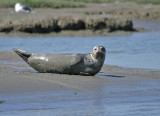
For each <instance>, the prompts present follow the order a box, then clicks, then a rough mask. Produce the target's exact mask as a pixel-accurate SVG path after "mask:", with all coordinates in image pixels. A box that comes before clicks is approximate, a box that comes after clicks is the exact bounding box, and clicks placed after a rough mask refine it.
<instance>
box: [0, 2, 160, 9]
mask: <svg viewBox="0 0 160 116" xmlns="http://www.w3.org/2000/svg"><path fill="white" fill-rule="evenodd" d="M116 1H119V2H127V1H130V0H0V7H1V8H2V7H14V5H15V4H16V3H17V2H20V3H22V4H26V5H28V6H31V7H33V8H42V7H43V8H67V7H72V8H76V7H85V3H104V2H116ZM130 2H137V3H153V4H159V3H160V0H133V1H130Z"/></svg>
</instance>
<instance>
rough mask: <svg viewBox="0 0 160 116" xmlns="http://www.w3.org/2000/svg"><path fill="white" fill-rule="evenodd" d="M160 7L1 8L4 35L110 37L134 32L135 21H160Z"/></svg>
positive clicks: (1, 25) (124, 4)
mask: <svg viewBox="0 0 160 116" xmlns="http://www.w3.org/2000/svg"><path fill="white" fill-rule="evenodd" d="M159 6H160V5H153V4H137V3H130V2H127V3H100V4H97V3H95V4H91V3H88V4H86V7H85V8H62V9H51V8H36V9H34V10H33V12H32V13H27V14H23V13H15V12H14V9H13V8H0V21H1V23H0V35H5V34H13V35H14V34H15V33H16V34H20V33H26V34H50V33H53V34H55V35H107V34H110V33H115V32H120V33H123V32H127V33H128V32H134V31H139V29H134V28H133V22H132V19H152V20H153V19H154V20H160V7H159Z"/></svg>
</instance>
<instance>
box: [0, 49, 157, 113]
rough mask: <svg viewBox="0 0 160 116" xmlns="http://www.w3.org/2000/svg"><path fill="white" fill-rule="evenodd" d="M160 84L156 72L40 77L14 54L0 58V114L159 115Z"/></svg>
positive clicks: (111, 70)
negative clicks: (145, 110)
mask: <svg viewBox="0 0 160 116" xmlns="http://www.w3.org/2000/svg"><path fill="white" fill-rule="evenodd" d="M4 61H5V62H4ZM159 84H160V70H148V69H147V70H146V69H136V68H122V67H118V66H109V65H104V66H103V68H102V70H101V71H100V72H99V73H98V74H97V75H95V76H79V75H64V74H52V73H38V72H36V71H35V70H34V69H32V68H31V67H29V66H28V65H27V64H26V63H25V62H24V61H22V59H21V58H20V57H19V56H18V55H16V54H15V53H13V52H0V93H1V94H0V102H1V103H0V106H1V109H0V114H2V115H4V116H10V115H15V116H21V115H22V114H24V115H35V116H39V114H42V112H43V114H44V115H46V114H47V115H48V114H55V115H81V114H82V113H83V114H84V115H88V114H90V115H96V114H102V115H108V113H110V114H111V115H112V114H113V115H115V114H119V112H121V113H122V112H123V114H122V115H121V116H124V114H125V115H126V113H128V116H129V115H130V114H131V111H132V114H136V111H137V110H140V112H141V114H142V113H143V114H145V113H146V112H144V110H142V111H141V109H142V108H143V109H147V110H148V109H151V110H150V112H151V113H152V114H153V113H154V112H155V111H156V112H157V115H158V114H159V113H160V112H159V103H160V102H159V98H160V94H159V90H160V87H159ZM144 102H145V103H146V104H153V105H154V110H153V111H152V109H153V107H152V106H153V105H151V106H150V105H149V106H150V107H148V105H146V104H144ZM139 105H141V107H140V109H139V107H138V106H139ZM122 106H123V108H122ZM115 107H116V108H115ZM117 107H118V110H117ZM128 107H129V108H130V110H129V112H128ZM133 107H134V109H133ZM108 108H109V110H107V111H106V109H108ZM84 109H85V110H84ZM90 109H94V110H93V111H92V110H90ZM145 115H146V114H145Z"/></svg>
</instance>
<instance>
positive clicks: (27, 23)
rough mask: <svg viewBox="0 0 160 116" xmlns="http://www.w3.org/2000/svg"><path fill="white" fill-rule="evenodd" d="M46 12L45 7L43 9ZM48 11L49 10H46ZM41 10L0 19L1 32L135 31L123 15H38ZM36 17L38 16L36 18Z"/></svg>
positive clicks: (130, 22)
mask: <svg viewBox="0 0 160 116" xmlns="http://www.w3.org/2000/svg"><path fill="white" fill-rule="evenodd" d="M43 10H44V11H43V12H45V9H43ZM46 12H47V11H46ZM38 13H40V12H38V11H37V12H36V13H35V14H27V15H24V14H15V15H17V17H23V18H20V19H19V18H18V19H13V17H12V16H10V17H9V20H7V21H6V20H5V19H0V20H1V24H0V32H6V33H8V32H26V33H50V32H56V33H58V32H61V31H66V30H71V31H73V30H74V31H78V30H83V31H84V30H91V31H93V32H95V31H97V30H105V32H107V33H108V32H113V31H117V30H123V31H134V29H133V24H132V21H131V20H129V19H126V18H122V17H114V16H98V17H97V16H89V17H87V16H57V17H55V16H49V17H44V16H41V17H40V18H39V17H36V16H35V15H37V14H38ZM35 17H36V18H35Z"/></svg>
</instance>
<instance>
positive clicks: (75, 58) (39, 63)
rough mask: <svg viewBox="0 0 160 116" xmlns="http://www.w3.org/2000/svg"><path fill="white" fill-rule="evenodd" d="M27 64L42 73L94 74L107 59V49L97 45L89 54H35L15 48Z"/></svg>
mask: <svg viewBox="0 0 160 116" xmlns="http://www.w3.org/2000/svg"><path fill="white" fill-rule="evenodd" d="M13 50H14V51H15V52H16V53H17V54H18V55H19V56H20V57H21V58H22V59H23V60H24V61H25V62H26V63H27V64H29V65H30V66H31V67H32V68H34V69H35V70H37V71H38V72H41V73H58V74H70V75H86V76H93V75H95V74H97V73H98V72H99V71H100V70H101V68H102V66H103V64H104V60H105V56H106V50H105V48H104V47H103V46H95V47H94V48H93V50H92V52H91V53H89V54H34V53H29V52H26V51H23V50H19V49H16V48H14V49H13Z"/></svg>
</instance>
